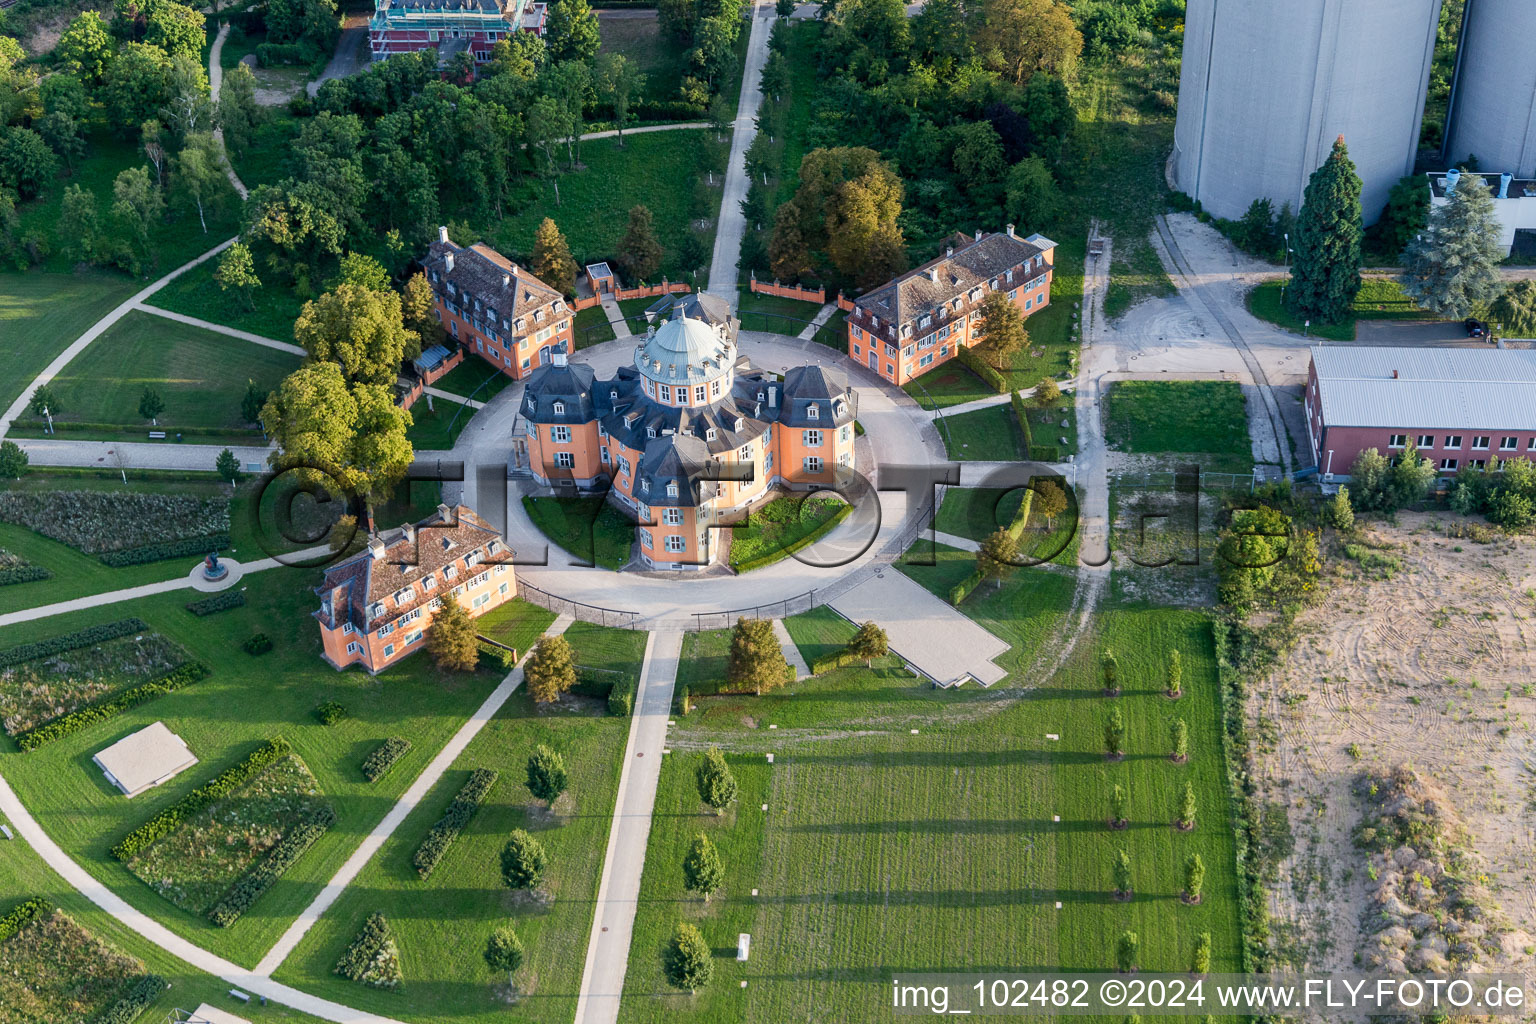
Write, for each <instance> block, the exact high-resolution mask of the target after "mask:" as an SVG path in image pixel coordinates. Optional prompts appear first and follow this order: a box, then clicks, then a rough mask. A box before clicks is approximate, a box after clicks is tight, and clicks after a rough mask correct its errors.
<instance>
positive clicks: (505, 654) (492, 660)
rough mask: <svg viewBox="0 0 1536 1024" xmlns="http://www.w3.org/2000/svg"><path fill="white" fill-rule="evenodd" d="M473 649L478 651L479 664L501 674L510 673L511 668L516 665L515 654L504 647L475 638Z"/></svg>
mask: <svg viewBox="0 0 1536 1024" xmlns="http://www.w3.org/2000/svg"><path fill="white" fill-rule="evenodd" d="M475 647H477V648H478V649H479V651H480V663H481V664H482V665H486V666H487V667H495V668H498V669H500V670H501V671H503V672H511V671H512V666H513V665H516V664H517V652H516V651H509V650H507V649H506V648H505V647H499V646H497V645H496V644H493V643H490V642H488V641H487V640H485V639H483V638H481V637H476V638H475Z"/></svg>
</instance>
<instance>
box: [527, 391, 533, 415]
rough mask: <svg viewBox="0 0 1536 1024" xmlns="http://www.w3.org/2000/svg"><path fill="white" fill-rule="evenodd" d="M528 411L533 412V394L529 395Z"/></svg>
mask: <svg viewBox="0 0 1536 1024" xmlns="http://www.w3.org/2000/svg"><path fill="white" fill-rule="evenodd" d="M528 411H529V412H533V396H532V395H529V396H528Z"/></svg>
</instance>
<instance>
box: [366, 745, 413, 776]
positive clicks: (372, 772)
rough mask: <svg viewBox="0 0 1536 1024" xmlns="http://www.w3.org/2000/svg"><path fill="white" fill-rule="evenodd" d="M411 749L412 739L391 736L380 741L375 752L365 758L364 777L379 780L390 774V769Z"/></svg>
mask: <svg viewBox="0 0 1536 1024" xmlns="http://www.w3.org/2000/svg"><path fill="white" fill-rule="evenodd" d="M410 749H411V741H410V740H407V739H402V738H401V737H399V736H391V737H390V738H389V739H387V740H385V741H384V742H383V743H380V744H379V745H378V747H376V748H375V749H374V751H373V753H371V754H369V755H368V756H367V757H365V758H363V778H365V779H367V780H368V781H369V782H378V781H379V780H380V779H382V778H383V777H384V776H386V775H388V774H389V770H390V769H391V768H393V767H394V766H395V762H396V761H399V760H400V759H401V758H402V757H404V756H405V752H406V751H408V750H410Z"/></svg>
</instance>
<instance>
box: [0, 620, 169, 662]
mask: <svg viewBox="0 0 1536 1024" xmlns="http://www.w3.org/2000/svg"><path fill="white" fill-rule="evenodd" d="M147 632H149V623H147V622H145V621H144V620H143V619H118V620H117V621H116V622H104V623H102V624H101V625H99V626H87V627H86V628H85V629H77V630H75V631H74V632H73V633H64V634H62V635H60V636H51V637H49V638H48V639H47V640H38V641H37V642H36V643H30V644H21V645H20V646H18V647H12V648H11V649H10V650H7V651H0V668H5V667H6V666H8V665H19V664H21V663H22V662H24V661H31V660H33V659H34V658H46V657H49V656H50V655H54V654H63V653H64V652H65V651H73V650H78V649H79V648H81V647H94V646H96V645H97V644H100V643H105V642H106V641H108V640H116V639H117V638H118V637H120V636H127V635H128V634H130V633H147Z"/></svg>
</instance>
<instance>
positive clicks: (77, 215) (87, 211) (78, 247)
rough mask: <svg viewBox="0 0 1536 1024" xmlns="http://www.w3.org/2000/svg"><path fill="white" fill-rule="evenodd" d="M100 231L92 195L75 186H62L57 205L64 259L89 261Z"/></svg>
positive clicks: (73, 261) (93, 256) (94, 199)
mask: <svg viewBox="0 0 1536 1024" xmlns="http://www.w3.org/2000/svg"><path fill="white" fill-rule="evenodd" d="M100 234H101V221H100V218H99V217H98V216H97V213H96V196H95V195H94V194H92V193H90V192H87V191H86V190H85V189H83V188H81V187H80V186H79V185H65V186H64V201H63V204H62V205H61V206H60V208H59V239H60V241H62V242H63V243H64V250H63V251H64V256H65V258H67V259H68V260H70V262H72V263H89V262H91V261H92V260H93V259H95V258H96V255H97V245H98V241H99V238H100Z"/></svg>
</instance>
